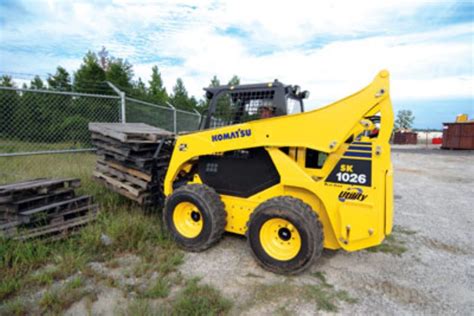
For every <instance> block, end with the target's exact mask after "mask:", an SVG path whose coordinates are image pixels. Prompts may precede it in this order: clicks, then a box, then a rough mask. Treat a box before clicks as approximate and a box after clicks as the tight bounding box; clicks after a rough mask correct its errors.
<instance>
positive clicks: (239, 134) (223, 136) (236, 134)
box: [211, 128, 252, 142]
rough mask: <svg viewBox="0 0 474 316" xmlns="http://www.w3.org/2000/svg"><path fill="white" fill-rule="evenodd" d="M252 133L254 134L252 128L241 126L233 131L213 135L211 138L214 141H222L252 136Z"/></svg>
mask: <svg viewBox="0 0 474 316" xmlns="http://www.w3.org/2000/svg"><path fill="white" fill-rule="evenodd" d="M251 135H252V130H251V129H250V128H248V129H240V128H239V129H238V130H235V131H233V132H227V133H220V134H215V135H211V139H212V141H213V142H220V141H223V140H229V139H234V138H243V137H250V136H251Z"/></svg>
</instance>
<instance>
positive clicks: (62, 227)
mask: <svg viewBox="0 0 474 316" xmlns="http://www.w3.org/2000/svg"><path fill="white" fill-rule="evenodd" d="M96 216H97V211H93V212H91V213H88V214H86V215H84V216H80V217H77V218H74V219H72V220H69V221H67V222H65V223H53V224H50V225H47V226H43V227H39V228H36V229H32V230H25V231H24V232H23V233H22V232H21V231H20V232H19V235H18V236H15V237H13V239H17V240H26V239H31V238H37V237H40V236H44V235H47V234H51V233H56V232H61V231H66V230H70V229H72V228H75V227H79V226H84V225H85V224H87V223H89V222H91V221H94V220H95V219H96Z"/></svg>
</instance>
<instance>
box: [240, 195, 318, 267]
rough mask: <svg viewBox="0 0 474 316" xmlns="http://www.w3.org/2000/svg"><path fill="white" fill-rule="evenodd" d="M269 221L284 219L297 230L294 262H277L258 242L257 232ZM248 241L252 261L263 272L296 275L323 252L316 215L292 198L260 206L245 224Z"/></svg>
mask: <svg viewBox="0 0 474 316" xmlns="http://www.w3.org/2000/svg"><path fill="white" fill-rule="evenodd" d="M271 218H283V219H286V220H288V221H290V222H291V223H292V224H293V226H295V227H296V229H297V230H298V232H299V234H300V236H301V249H300V251H299V252H298V254H297V255H296V257H294V258H293V259H290V260H287V261H280V260H277V259H275V258H273V257H271V256H269V255H268V254H267V253H266V252H265V250H264V249H263V247H262V245H261V242H260V229H261V227H262V225H263V224H264V223H265V222H266V221H267V220H269V219H271ZM246 235H247V242H248V245H249V247H250V250H251V253H252V255H253V257H254V258H255V260H256V261H257V262H258V263H259V264H260V265H261V266H262V267H263V268H265V269H267V270H269V271H272V272H275V273H279V274H297V273H300V272H302V271H303V270H305V269H307V268H308V267H310V266H311V265H312V264H313V263H314V262H315V260H316V259H317V258H319V257H320V256H321V253H322V251H323V241H324V235H323V226H322V224H321V222H320V221H319V219H318V215H317V214H316V212H315V211H313V210H312V209H311V207H310V206H309V205H308V204H306V203H304V202H303V201H302V200H300V199H297V198H294V197H291V196H279V197H275V198H271V199H269V200H267V201H265V202H263V203H262V204H260V205H259V206H258V207H257V208H256V209H255V211H253V212H252V214H251V215H250V220H249V222H248V223H247V233H246Z"/></svg>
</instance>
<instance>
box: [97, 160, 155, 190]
mask: <svg viewBox="0 0 474 316" xmlns="http://www.w3.org/2000/svg"><path fill="white" fill-rule="evenodd" d="M96 170H97V171H99V172H101V173H104V174H110V175H112V176H114V177H117V178H118V179H120V180H125V181H128V182H130V183H133V184H135V185H137V186H139V187H141V188H143V189H147V188H148V187H149V186H150V182H148V181H144V180H142V179H140V178H136V177H134V176H132V175H129V174H127V173H124V172H121V171H119V170H116V169H114V168H112V167H109V166H107V165H106V164H100V163H97V165H96Z"/></svg>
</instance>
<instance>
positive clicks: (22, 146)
mask: <svg viewBox="0 0 474 316" xmlns="http://www.w3.org/2000/svg"><path fill="white" fill-rule="evenodd" d="M91 147H92V145H90V144H87V143H86V142H72V141H69V142H51V143H46V142H26V141H20V140H17V139H4V138H3V139H0V148H1V152H2V153H17V152H29V151H45V150H64V149H86V148H91Z"/></svg>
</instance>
